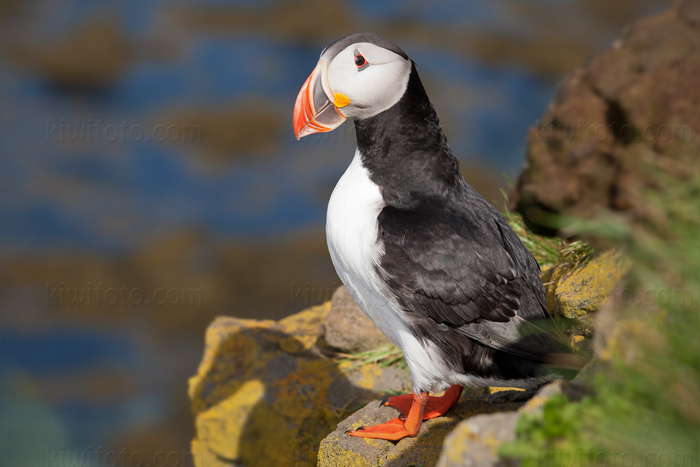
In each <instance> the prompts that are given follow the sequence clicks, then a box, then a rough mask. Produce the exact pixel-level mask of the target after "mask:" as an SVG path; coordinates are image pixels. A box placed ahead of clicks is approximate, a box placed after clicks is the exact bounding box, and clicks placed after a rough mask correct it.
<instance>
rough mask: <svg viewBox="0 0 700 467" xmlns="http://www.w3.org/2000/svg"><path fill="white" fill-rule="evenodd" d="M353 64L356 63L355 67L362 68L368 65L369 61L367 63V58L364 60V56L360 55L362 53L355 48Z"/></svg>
mask: <svg viewBox="0 0 700 467" xmlns="http://www.w3.org/2000/svg"><path fill="white" fill-rule="evenodd" d="M355 65H357V69H358V71H359V70H364V69H365V68H367V67H368V66H369V63H367V60H365V57H363V56H362V54H361V53H360V52H359V51H358V50H357V49H355Z"/></svg>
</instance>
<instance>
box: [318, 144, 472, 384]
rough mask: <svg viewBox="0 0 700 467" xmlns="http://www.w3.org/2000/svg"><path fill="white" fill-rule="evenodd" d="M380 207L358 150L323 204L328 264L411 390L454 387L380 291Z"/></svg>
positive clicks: (451, 376)
mask: <svg viewBox="0 0 700 467" xmlns="http://www.w3.org/2000/svg"><path fill="white" fill-rule="evenodd" d="M383 207H384V202H383V199H382V195H381V192H380V190H379V187H378V186H377V185H376V184H374V183H373V182H372V181H371V180H370V178H369V173H368V172H367V170H366V169H365V168H364V167H363V166H362V162H361V156H360V153H359V151H358V152H356V153H355V157H354V159H353V160H352V163H351V164H350V166H349V167H348V169H347V170H346V171H345V173H344V174H343V176H342V177H341V178H340V180H339V181H338V184H337V185H336V187H335V189H334V190H333V194H332V195H331V199H330V202H329V203H328V214H327V219H326V237H327V241H328V249H329V251H330V254H331V259H332V261H333V265H334V266H335V269H336V271H337V273H338V276H339V277H340V280H341V281H343V284H345V286H346V287H347V288H348V290H349V291H350V294H351V295H352V297H353V298H354V299H355V302H357V304H358V305H359V306H360V308H362V310H363V311H364V312H365V314H367V316H369V318H370V319H371V320H372V321H373V322H374V324H375V325H376V326H377V327H378V328H379V330H380V331H382V332H383V333H384V334H385V335H386V336H387V337H388V338H389V340H390V341H391V342H393V343H394V344H395V345H396V346H398V347H399V348H401V350H403V352H404V354H405V355H406V362H407V363H408V366H409V369H410V370H411V376H412V379H413V384H414V387H420V388H423V389H428V388H436V389H439V388H444V387H446V386H447V385H448V384H456V379H455V378H459V377H460V376H461V375H455V374H451V373H452V372H451V371H450V370H448V369H447V368H446V366H445V363H444V362H443V361H442V360H441V359H440V358H439V357H437V354H436V349H434V348H430V347H431V344H430V343H421V342H419V341H418V339H417V338H416V337H415V336H414V335H413V334H412V333H411V332H410V330H409V329H408V326H407V325H406V323H405V322H404V316H405V315H404V312H403V311H401V310H399V309H398V305H397V304H396V303H395V302H394V301H393V300H392V299H390V298H389V296H390V295H389V293H388V291H387V290H383V287H382V280H381V278H379V277H378V274H377V272H376V270H375V266H376V265H377V264H379V261H380V260H381V256H382V255H383V254H384V248H383V245H382V244H381V242H379V241H378V240H377V236H378V221H377V216H378V215H379V213H380V212H381V210H382V208H383ZM462 377H463V376H462Z"/></svg>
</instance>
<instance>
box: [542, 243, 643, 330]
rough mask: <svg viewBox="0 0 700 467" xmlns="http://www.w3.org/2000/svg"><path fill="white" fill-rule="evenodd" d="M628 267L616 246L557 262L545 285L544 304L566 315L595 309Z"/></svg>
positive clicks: (598, 307)
mask: <svg viewBox="0 0 700 467" xmlns="http://www.w3.org/2000/svg"><path fill="white" fill-rule="evenodd" d="M629 268H630V263H629V261H628V260H627V259H626V258H625V257H624V256H623V255H622V254H621V253H620V252H618V251H616V250H609V251H606V252H604V253H602V254H600V255H597V256H596V257H594V258H592V259H591V260H590V261H587V262H585V263H583V264H579V265H575V264H571V263H567V262H562V263H559V264H557V265H556V266H555V268H554V270H553V271H552V275H551V278H550V281H549V286H548V288H547V308H549V309H550V310H551V311H553V312H554V314H555V315H559V316H563V317H564V318H569V319H576V318H581V317H583V316H585V315H586V314H588V313H591V312H595V311H598V310H599V309H600V308H601V307H602V306H603V305H604V304H605V303H606V302H607V301H608V299H609V298H610V295H611V293H612V291H613V289H614V288H615V286H616V285H617V284H618V283H619V282H620V280H622V278H623V277H624V276H625V274H627V271H628V270H629Z"/></svg>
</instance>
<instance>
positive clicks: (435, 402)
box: [384, 384, 464, 420]
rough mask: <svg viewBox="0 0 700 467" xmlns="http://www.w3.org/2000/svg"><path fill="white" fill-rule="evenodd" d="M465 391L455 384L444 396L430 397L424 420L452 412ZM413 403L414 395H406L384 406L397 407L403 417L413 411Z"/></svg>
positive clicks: (395, 398)
mask: <svg viewBox="0 0 700 467" xmlns="http://www.w3.org/2000/svg"><path fill="white" fill-rule="evenodd" d="M463 389H464V387H463V386H460V385H457V384H453V385H452V386H450V387H449V388H447V390H446V391H445V394H443V395H442V396H439V397H433V396H429V397H428V402H427V403H426V405H425V412H423V420H430V419H431V418H435V417H439V416H440V415H444V414H445V412H447V411H448V410H450V408H452V406H453V405H455V404H456V403H457V401H458V400H459V398H460V396H461V395H462V390H463ZM412 402H413V394H406V395H403V396H392V397H390V398H389V400H388V401H386V402H384V405H390V406H392V407H395V408H396V409H398V410H399V412H401V414H402V415H403V416H406V414H408V412H409V410H410V409H411V404H412Z"/></svg>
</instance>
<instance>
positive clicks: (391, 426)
mask: <svg viewBox="0 0 700 467" xmlns="http://www.w3.org/2000/svg"><path fill="white" fill-rule="evenodd" d="M412 397H413V402H411V408H410V409H409V410H408V415H407V416H406V420H405V421H404V420H401V419H400V418H398V417H397V418H392V419H391V420H389V421H388V422H386V423H382V424H381V425H375V426H370V427H367V428H360V429H359V430H356V431H349V432H348V434H349V435H350V436H357V437H360V438H377V439H385V440H387V441H398V440H400V439H402V438H405V437H406V436H416V435H417V434H418V430H420V426H421V423H423V411H424V410H425V404H427V403H428V393H427V392H422V393H420V394H413V395H412Z"/></svg>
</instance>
